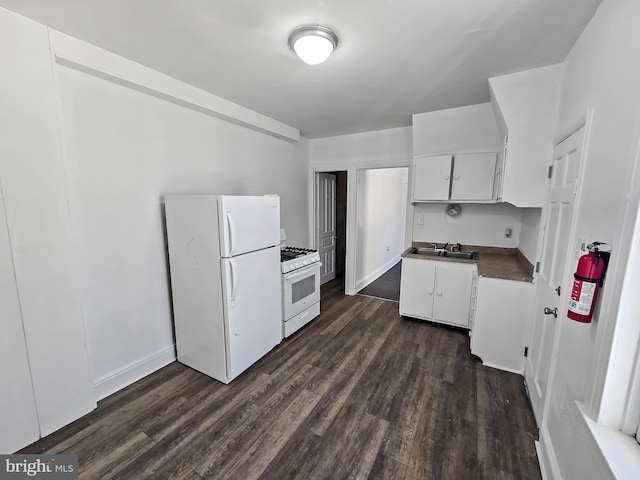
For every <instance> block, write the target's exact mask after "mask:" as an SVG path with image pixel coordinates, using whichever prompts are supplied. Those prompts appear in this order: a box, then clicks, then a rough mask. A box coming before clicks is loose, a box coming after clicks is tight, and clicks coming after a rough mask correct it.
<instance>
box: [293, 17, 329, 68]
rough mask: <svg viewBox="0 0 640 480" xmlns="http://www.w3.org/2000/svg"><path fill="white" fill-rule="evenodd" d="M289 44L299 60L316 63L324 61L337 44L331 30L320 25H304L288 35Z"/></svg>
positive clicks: (310, 63) (311, 63)
mask: <svg viewBox="0 0 640 480" xmlns="http://www.w3.org/2000/svg"><path fill="white" fill-rule="evenodd" d="M289 46H290V47H291V48H292V49H293V51H294V52H296V54H297V55H298V56H299V57H300V60H302V61H303V62H305V63H307V64H309V65H317V64H319V63H322V62H324V61H325V60H326V59H327V58H329V55H331V52H333V51H334V50H335V48H336V47H337V46H338V36H337V35H336V34H335V33H334V32H333V30H331V29H329V28H327V27H323V26H320V25H305V26H303V27H298V28H296V29H295V30H294V31H293V33H291V35H289Z"/></svg>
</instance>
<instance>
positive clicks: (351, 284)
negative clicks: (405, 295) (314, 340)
mask: <svg viewBox="0 0 640 480" xmlns="http://www.w3.org/2000/svg"><path fill="white" fill-rule="evenodd" d="M412 163H413V157H409V158H396V159H390V160H385V161H366V162H365V161H362V162H353V163H349V162H336V163H335V164H334V163H331V164H326V165H311V166H310V167H309V193H308V199H309V225H308V227H309V237H310V238H311V245H312V248H316V249H317V247H318V245H317V241H318V231H317V222H318V219H317V213H318V206H317V205H316V203H317V192H316V178H317V176H318V173H332V172H347V220H346V223H347V225H346V252H345V266H344V293H345V295H355V294H356V293H357V290H356V265H355V259H356V258H357V256H356V247H357V238H356V232H357V225H358V223H357V222H358V218H357V216H358V215H357V194H358V185H357V181H358V171H359V170H370V169H375V168H400V167H408V169H409V174H408V175H409V176H408V182H409V183H408V186H407V208H406V214H405V232H404V238H405V247H407V246H409V245H410V244H411V237H412V232H413V221H412V219H413V204H412V203H411V200H410V196H411V195H410V193H409V192H410V185H411V181H412V178H413V165H412Z"/></svg>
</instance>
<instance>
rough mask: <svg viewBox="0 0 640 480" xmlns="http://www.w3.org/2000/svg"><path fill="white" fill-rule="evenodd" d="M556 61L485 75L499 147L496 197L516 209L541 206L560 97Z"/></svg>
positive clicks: (544, 194) (559, 74)
mask: <svg viewBox="0 0 640 480" xmlns="http://www.w3.org/2000/svg"><path fill="white" fill-rule="evenodd" d="M561 74H562V66H561V65H551V66H548V67H542V68H536V69H533V70H527V71H524V72H519V73H514V74H512V75H504V76H501V77H494V78H490V79H489V87H490V93H491V104H492V105H493V109H494V113H495V119H496V122H497V127H498V131H499V135H500V139H501V142H502V144H503V148H501V149H500V151H501V154H500V158H499V165H501V166H502V165H503V166H504V168H503V172H502V173H501V177H502V180H501V182H500V183H499V184H498V192H499V193H498V198H500V199H501V200H502V201H503V202H508V203H511V204H512V205H515V206H516V207H521V208H527V207H542V206H543V205H544V200H545V197H546V194H547V189H548V181H549V180H548V166H549V165H550V164H551V159H552V155H553V140H554V139H553V135H554V128H555V123H556V112H557V108H558V102H559V95H560V79H561Z"/></svg>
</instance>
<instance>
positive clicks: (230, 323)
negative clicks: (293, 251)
mask: <svg viewBox="0 0 640 480" xmlns="http://www.w3.org/2000/svg"><path fill="white" fill-rule="evenodd" d="M221 266H222V271H223V275H224V282H223V295H224V302H223V304H224V312H225V318H226V328H227V332H226V335H227V377H229V380H232V379H234V378H235V377H237V376H238V375H240V374H241V373H242V372H243V371H245V370H246V369H247V368H248V367H249V366H251V365H252V364H254V363H255V362H256V361H257V360H259V359H260V358H261V357H262V356H264V355H265V354H266V353H268V352H269V351H270V350H271V349H272V348H273V347H274V346H276V345H277V344H278V343H280V341H281V340H282V306H281V302H282V300H281V286H280V285H281V278H280V248H279V247H271V248H267V249H264V250H259V251H257V252H252V253H248V254H245V255H240V256H238V257H232V258H223V259H221Z"/></svg>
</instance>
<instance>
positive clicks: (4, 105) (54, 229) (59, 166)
mask: <svg viewBox="0 0 640 480" xmlns="http://www.w3.org/2000/svg"><path fill="white" fill-rule="evenodd" d="M0 44H2V45H3V48H0V64H2V67H3V73H2V88H0V179H1V181H2V193H3V200H4V207H5V209H6V227H7V232H8V238H9V242H10V248H11V261H12V263H13V272H12V273H13V275H14V278H15V285H11V283H9V284H8V285H7V284H5V285H3V286H2V288H3V290H4V289H5V288H7V289H9V291H5V292H3V295H2V297H3V298H7V301H9V299H11V298H12V295H11V292H10V289H12V288H15V287H16V286H17V290H18V292H17V293H18V299H19V302H20V306H19V315H20V318H19V319H16V318H13V319H7V321H9V322H11V323H13V322H15V321H19V322H21V329H16V328H13V329H11V330H12V332H13V333H14V334H16V333H19V334H20V333H21V335H19V336H18V338H16V339H15V341H16V342H23V344H24V342H25V341H26V347H27V352H28V356H29V370H30V374H31V379H30V380H31V381H32V382H33V392H34V395H35V400H36V406H37V414H38V419H37V421H38V423H39V430H40V433H41V434H42V435H47V434H49V433H51V432H52V431H54V430H56V429H58V428H60V427H61V426H63V425H65V424H66V423H69V422H70V421H72V420H74V419H75V418H77V417H79V416H81V415H83V414H85V413H87V412H89V411H90V410H91V409H93V408H95V396H94V392H93V385H92V382H91V373H90V368H89V362H88V359H87V352H86V346H85V331H84V327H83V319H82V310H81V307H80V302H79V298H78V291H77V286H78V284H77V283H76V278H75V276H74V268H73V267H74V241H73V226H72V224H71V220H70V217H69V200H68V195H67V188H66V175H65V169H64V162H63V158H62V145H61V143H60V126H59V124H58V122H57V119H58V112H57V99H56V94H55V89H54V83H53V79H52V75H51V52H50V50H49V44H48V32H47V29H46V28H45V27H44V26H43V25H40V24H38V23H36V22H33V21H31V20H28V19H26V18H24V17H21V16H19V15H15V14H13V13H11V12H8V11H6V10H4V9H0ZM0 228H2V227H0ZM4 295H8V297H4ZM9 314H10V315H11V313H9ZM14 314H15V311H14ZM3 320H4V319H3ZM13 326H14V327H16V324H15V323H13ZM20 330H22V331H20ZM8 331H9V330H6V331H5V330H4V329H3V331H2V333H1V334H2V335H5V334H8ZM2 368H4V369H11V367H10V365H8V364H3V367H2ZM13 372H14V374H18V373H17V372H18V370H17V369H16V370H13ZM22 373H24V372H21V373H19V374H22ZM10 384H11V382H10V383H9V384H8V385H3V387H2V391H3V394H4V392H5V390H6V389H10V388H11V386H10ZM24 402H25V403H24V404H25V405H27V404H29V403H30V399H28V398H25V400H24ZM12 414H15V412H13V413H12V412H9V411H4V410H3V411H2V412H0V415H3V416H4V415H12ZM8 433H9V435H11V431H9V432H8ZM2 434H7V431H3V432H2ZM34 440H37V438H32V439H31V441H34ZM2 443H3V444H4V445H7V443H5V442H2ZM22 446H24V445H22ZM2 453H8V452H2Z"/></svg>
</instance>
